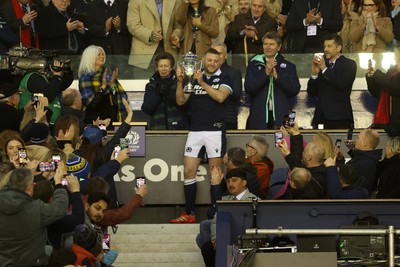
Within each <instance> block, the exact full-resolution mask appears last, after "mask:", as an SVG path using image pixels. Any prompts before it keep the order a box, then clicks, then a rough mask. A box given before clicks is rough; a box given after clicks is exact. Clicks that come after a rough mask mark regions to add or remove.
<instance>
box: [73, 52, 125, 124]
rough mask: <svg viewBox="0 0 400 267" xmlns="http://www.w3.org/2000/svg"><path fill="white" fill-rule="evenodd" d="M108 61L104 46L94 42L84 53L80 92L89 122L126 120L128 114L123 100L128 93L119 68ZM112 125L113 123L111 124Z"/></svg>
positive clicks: (86, 120)
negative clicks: (120, 78) (125, 116)
mask: <svg viewBox="0 0 400 267" xmlns="http://www.w3.org/2000/svg"><path fill="white" fill-rule="evenodd" d="M105 63H106V53H105V52H104V49H103V48H101V47H100V46H95V45H91V46H89V47H87V48H86V49H85V51H83V53H82V58H81V62H80V65H79V70H78V76H79V91H80V92H81V95H82V102H83V110H84V111H85V123H88V124H91V123H92V122H93V121H96V119H97V118H98V117H100V119H103V120H104V119H107V118H110V119H111V121H112V122H122V120H123V115H124V113H126V109H125V106H124V104H123V102H122V99H127V98H128V96H127V94H126V93H125V91H124V88H122V85H121V84H120V83H119V82H118V80H117V77H118V68H116V69H114V70H111V69H110V68H109V67H108V66H106V65H105ZM110 126H112V123H110Z"/></svg>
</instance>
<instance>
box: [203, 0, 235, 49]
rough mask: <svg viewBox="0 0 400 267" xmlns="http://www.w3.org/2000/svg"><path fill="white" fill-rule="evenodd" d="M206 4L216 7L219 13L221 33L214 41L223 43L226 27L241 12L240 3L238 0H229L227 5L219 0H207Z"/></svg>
mask: <svg viewBox="0 0 400 267" xmlns="http://www.w3.org/2000/svg"><path fill="white" fill-rule="evenodd" d="M205 4H206V6H210V7H213V8H215V10H216V11H217V14H218V23H219V34H218V37H217V38H215V39H213V40H212V42H213V43H219V44H221V43H223V42H224V41H225V35H226V30H225V29H226V27H227V25H228V24H229V23H231V22H232V21H233V19H234V18H235V16H236V15H237V14H239V5H238V1H237V0H228V3H227V4H226V5H223V4H222V3H221V2H220V1H219V0H206V1H205Z"/></svg>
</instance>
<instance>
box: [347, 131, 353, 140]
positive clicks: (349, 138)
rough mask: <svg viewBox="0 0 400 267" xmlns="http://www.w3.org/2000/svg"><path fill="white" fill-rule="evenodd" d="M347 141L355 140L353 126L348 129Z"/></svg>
mask: <svg viewBox="0 0 400 267" xmlns="http://www.w3.org/2000/svg"><path fill="white" fill-rule="evenodd" d="M346 140H347V141H351V140H353V129H352V128H349V129H348V130H347V139H346Z"/></svg>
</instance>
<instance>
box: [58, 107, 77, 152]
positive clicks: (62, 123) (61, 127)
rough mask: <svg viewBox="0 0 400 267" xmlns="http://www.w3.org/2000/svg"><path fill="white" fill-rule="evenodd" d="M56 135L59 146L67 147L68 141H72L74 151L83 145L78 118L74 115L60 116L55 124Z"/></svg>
mask: <svg viewBox="0 0 400 267" xmlns="http://www.w3.org/2000/svg"><path fill="white" fill-rule="evenodd" d="M54 135H55V136H56V139H57V145H58V147H59V148H61V149H65V148H66V143H70V144H71V149H72V151H73V150H75V149H78V148H79V146H80V145H81V139H80V136H79V120H78V118H77V117H75V116H73V115H64V116H61V117H59V118H58V120H57V122H56V125H55V129H54ZM72 151H71V152H72Z"/></svg>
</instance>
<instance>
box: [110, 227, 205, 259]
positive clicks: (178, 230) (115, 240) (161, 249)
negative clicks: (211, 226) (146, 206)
mask: <svg viewBox="0 0 400 267" xmlns="http://www.w3.org/2000/svg"><path fill="white" fill-rule="evenodd" d="M198 232H199V224H120V225H118V231H117V233H116V234H113V233H111V247H112V248H113V249H115V250H118V251H119V255H118V258H117V260H116V261H115V263H114V264H113V265H114V266H118V267H128V266H129V267H132V266H134V267H183V266H188V265H189V264H190V267H204V266H205V265H204V263H203V258H202V256H201V253H200V249H199V248H198V247H197V245H196V241H195V238H196V235H197V233H198Z"/></svg>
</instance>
